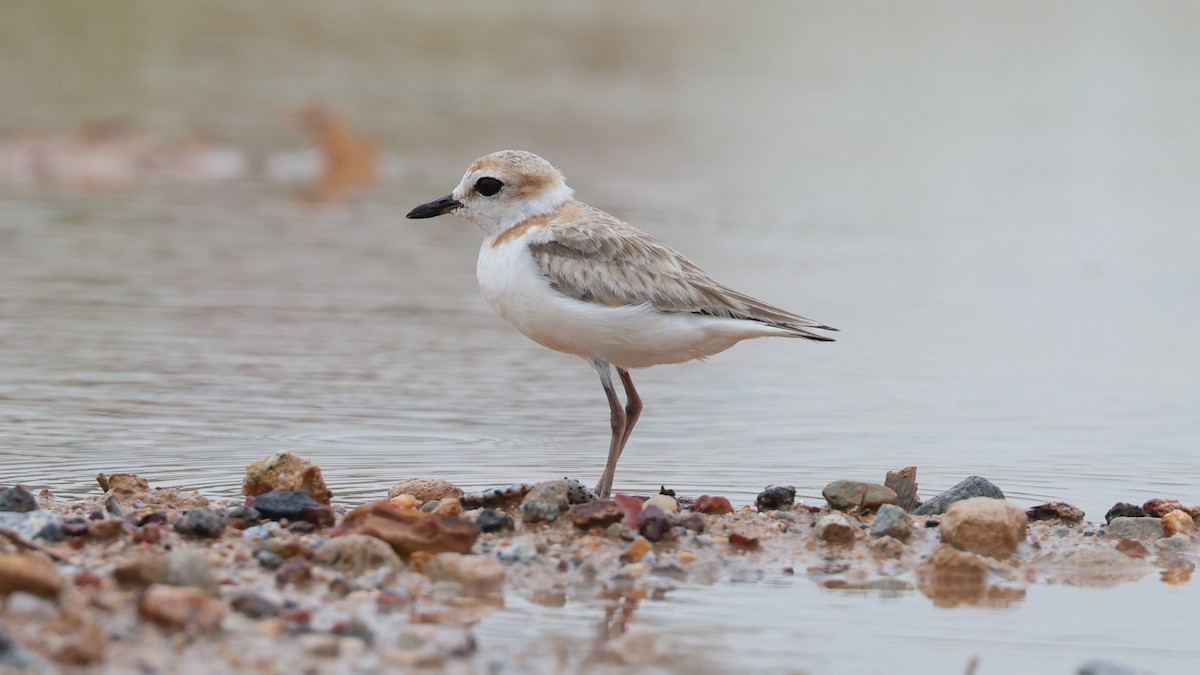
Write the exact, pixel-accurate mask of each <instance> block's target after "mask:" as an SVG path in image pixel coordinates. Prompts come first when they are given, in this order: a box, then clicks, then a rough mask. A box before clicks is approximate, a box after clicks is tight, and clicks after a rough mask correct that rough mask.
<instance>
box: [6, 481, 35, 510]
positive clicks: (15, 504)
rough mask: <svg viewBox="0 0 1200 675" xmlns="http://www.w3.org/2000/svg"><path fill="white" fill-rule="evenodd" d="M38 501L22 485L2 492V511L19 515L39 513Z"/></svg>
mask: <svg viewBox="0 0 1200 675" xmlns="http://www.w3.org/2000/svg"><path fill="white" fill-rule="evenodd" d="M37 510H38V505H37V500H36V499H34V498H33V495H31V494H29V491H28V490H26V489H25V488H23V487H21V486H20V485H16V486H13V487H10V488H8V489H7V490H0V511H16V512H17V513H29V512H30V511H37Z"/></svg>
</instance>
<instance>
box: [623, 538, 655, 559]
mask: <svg viewBox="0 0 1200 675" xmlns="http://www.w3.org/2000/svg"><path fill="white" fill-rule="evenodd" d="M653 548H654V547H653V546H652V545H651V544H650V540H648V539H646V538H645V537H637V538H636V539H634V540H633V543H632V544H630V545H629V547H628V548H626V549H625V550H624V551H622V552H621V560H622V561H623V562H638V561H640V560H641V559H642V558H644V557H646V554H647V553H649V552H650V551H651V550H653Z"/></svg>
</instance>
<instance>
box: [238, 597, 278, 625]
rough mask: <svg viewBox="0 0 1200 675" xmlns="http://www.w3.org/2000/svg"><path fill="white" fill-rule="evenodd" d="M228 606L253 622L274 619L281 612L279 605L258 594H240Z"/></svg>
mask: <svg viewBox="0 0 1200 675" xmlns="http://www.w3.org/2000/svg"><path fill="white" fill-rule="evenodd" d="M229 606H230V607H232V608H233V610H234V611H235V612H238V613H240V614H243V615H245V616H247V617H249V618H251V619H255V620H258V619H269V618H272V617H276V616H279V615H280V613H281V612H282V609H281V608H280V607H279V605H277V604H275V603H274V602H271V601H270V600H268V599H267V598H264V597H263V596H261V595H259V594H258V593H242V594H241V595H237V596H234V598H233V599H232V600H230V601H229Z"/></svg>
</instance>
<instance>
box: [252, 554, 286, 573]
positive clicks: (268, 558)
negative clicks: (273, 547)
mask: <svg viewBox="0 0 1200 675" xmlns="http://www.w3.org/2000/svg"><path fill="white" fill-rule="evenodd" d="M254 558H255V559H256V560H258V564H259V565H262V566H263V567H265V568H266V569H269V570H273V569H278V568H279V566H280V565H282V564H283V556H281V555H279V554H278V553H275V552H274V551H266V550H263V551H259V552H258V553H255V554H254Z"/></svg>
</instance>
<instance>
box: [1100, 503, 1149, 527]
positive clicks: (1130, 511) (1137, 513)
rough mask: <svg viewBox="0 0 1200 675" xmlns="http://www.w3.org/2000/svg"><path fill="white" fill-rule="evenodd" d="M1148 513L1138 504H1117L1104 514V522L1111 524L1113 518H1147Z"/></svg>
mask: <svg viewBox="0 0 1200 675" xmlns="http://www.w3.org/2000/svg"><path fill="white" fill-rule="evenodd" d="M1145 517H1146V512H1145V511H1143V510H1142V507H1140V506H1138V505H1137V504H1129V503H1127V502H1117V503H1116V504H1113V507H1112V508H1111V509H1109V510H1108V513H1106V514H1104V522H1106V523H1111V522H1112V519H1113V518H1145Z"/></svg>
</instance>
